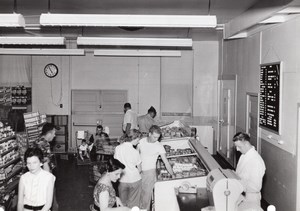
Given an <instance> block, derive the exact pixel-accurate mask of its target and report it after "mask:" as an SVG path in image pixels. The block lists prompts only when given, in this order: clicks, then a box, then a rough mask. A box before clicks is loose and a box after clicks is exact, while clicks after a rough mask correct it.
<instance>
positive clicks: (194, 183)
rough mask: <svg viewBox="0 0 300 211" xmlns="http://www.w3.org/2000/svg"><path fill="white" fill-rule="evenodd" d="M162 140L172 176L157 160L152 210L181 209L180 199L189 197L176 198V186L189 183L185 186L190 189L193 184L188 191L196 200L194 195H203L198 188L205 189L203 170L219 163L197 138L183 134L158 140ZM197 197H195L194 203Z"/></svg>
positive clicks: (204, 173)
mask: <svg viewBox="0 0 300 211" xmlns="http://www.w3.org/2000/svg"><path fill="white" fill-rule="evenodd" d="M162 144H163V145H164V147H165V149H166V152H167V154H166V155H167V158H168V160H169V162H170V164H171V166H172V168H173V171H174V173H175V177H173V178H172V177H171V175H169V174H168V173H167V171H166V170H165V167H164V165H163V162H162V161H161V160H158V162H157V182H156V183H155V186H154V205H153V207H154V210H155V211H165V210H172V211H179V210H182V209H180V203H181V202H182V200H189V199H190V198H191V197H190V198H188V197H184V196H183V197H181V198H180V197H179V196H178V188H185V186H189V187H188V188H186V189H189V188H190V190H192V189H193V188H194V190H195V193H189V194H188V195H189V196H192V197H194V199H193V200H198V199H197V197H198V196H199V197H201V196H203V194H202V195H201V192H203V190H205V189H206V178H207V174H208V173H209V172H210V171H212V170H213V169H217V168H220V166H219V164H218V163H217V162H216V161H215V160H214V158H213V157H212V156H211V155H210V154H209V152H208V151H207V150H206V149H205V148H204V146H203V145H202V144H201V143H200V141H197V140H190V139H189V137H184V138H175V139H167V140H162ZM204 192H206V191H204ZM190 194H194V195H190ZM199 200H200V199H199ZM199 200H198V201H197V203H198V205H199ZM203 205H205V206H207V205H208V204H205V203H204V204H203ZM187 209H190V208H187ZM197 209H199V207H198V208H197ZM190 210H191V209H190ZM199 210H200V209H199Z"/></svg>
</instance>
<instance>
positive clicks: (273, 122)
mask: <svg viewBox="0 0 300 211" xmlns="http://www.w3.org/2000/svg"><path fill="white" fill-rule="evenodd" d="M279 113H280V63H272V64H262V65H260V99H259V126H260V127H263V128H265V129H267V130H271V131H272V132H275V133H278V134H279V117H280V115H279Z"/></svg>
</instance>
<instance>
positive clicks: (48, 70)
mask: <svg viewBox="0 0 300 211" xmlns="http://www.w3.org/2000/svg"><path fill="white" fill-rule="evenodd" d="M44 73H45V75H46V76H47V77H49V78H54V77H55V76H57V74H58V67H57V66H56V65H55V64H52V63H50V64H47V65H46V66H45V68H44Z"/></svg>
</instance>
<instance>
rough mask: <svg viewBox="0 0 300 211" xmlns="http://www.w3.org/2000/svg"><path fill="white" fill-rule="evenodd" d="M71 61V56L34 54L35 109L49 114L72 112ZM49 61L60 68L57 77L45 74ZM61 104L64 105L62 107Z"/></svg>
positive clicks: (33, 100) (33, 101)
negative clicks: (48, 76) (70, 89)
mask: <svg viewBox="0 0 300 211" xmlns="http://www.w3.org/2000/svg"><path fill="white" fill-rule="evenodd" d="M69 61H70V57H69V56H32V110H33V111H39V112H40V113H45V114H49V115H69V114H70V109H69V108H70V101H69V98H70V92H69V87H70V86H69V83H70V77H69V76H70V66H69ZM48 63H54V64H56V65H57V67H58V69H59V72H58V75H57V76H56V77H55V78H47V77H46V76H45V74H44V67H45V65H46V64H48ZM60 99H61V100H60ZM59 104H62V105H63V107H62V108H60V106H59Z"/></svg>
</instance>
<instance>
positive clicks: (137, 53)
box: [94, 49, 181, 57]
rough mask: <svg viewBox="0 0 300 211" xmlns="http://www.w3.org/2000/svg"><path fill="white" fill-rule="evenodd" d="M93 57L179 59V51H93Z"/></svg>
mask: <svg viewBox="0 0 300 211" xmlns="http://www.w3.org/2000/svg"><path fill="white" fill-rule="evenodd" d="M94 56H123V57H126V56H130V57H135V56H139V57H180V56H181V51H176V50H119V49H101V50H94Z"/></svg>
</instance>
